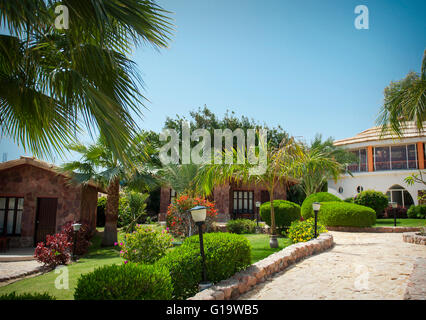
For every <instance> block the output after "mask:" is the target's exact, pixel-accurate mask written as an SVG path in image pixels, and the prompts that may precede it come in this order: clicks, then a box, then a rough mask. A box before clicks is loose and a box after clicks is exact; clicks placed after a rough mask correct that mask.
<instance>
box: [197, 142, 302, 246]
mask: <svg viewBox="0 0 426 320" xmlns="http://www.w3.org/2000/svg"><path fill="white" fill-rule="evenodd" d="M260 148H263V150H265V151H266V152H267V159H268V161H267V162H266V163H265V172H264V173H263V174H259V175H254V174H251V169H252V168H254V167H255V166H256V165H254V164H250V163H248V161H245V162H244V163H242V164H238V163H232V164H206V165H204V166H203V167H202V168H201V169H200V172H199V174H198V175H197V184H198V185H199V186H200V187H201V188H202V189H203V190H204V191H205V193H206V194H207V195H208V194H210V193H211V192H212V190H213V187H214V186H216V185H221V184H224V183H227V182H229V181H237V182H243V183H255V184H257V185H262V186H264V187H265V188H266V189H267V190H268V192H269V198H270V202H271V240H270V246H271V248H277V247H278V242H277V239H276V226H275V211H274V205H273V201H274V191H275V190H276V189H277V188H279V186H282V187H284V188H286V187H287V185H288V184H289V183H290V182H296V179H294V178H292V176H293V173H294V168H295V166H296V164H298V163H299V161H300V160H301V159H302V157H303V148H302V147H301V146H300V145H299V144H298V143H297V142H296V141H295V140H294V138H289V139H284V140H283V142H282V143H281V145H280V146H279V147H273V146H270V145H269V146H264V145H261V146H260ZM258 151H259V150H258ZM227 152H232V153H233V156H234V158H235V159H236V157H237V151H236V150H235V149H233V150H232V151H225V152H224V153H225V156H226V153H227Z"/></svg>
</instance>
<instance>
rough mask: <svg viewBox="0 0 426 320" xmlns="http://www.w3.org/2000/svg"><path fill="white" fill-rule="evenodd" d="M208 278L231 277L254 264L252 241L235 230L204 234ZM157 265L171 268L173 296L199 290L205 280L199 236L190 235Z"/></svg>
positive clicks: (176, 296) (175, 297)
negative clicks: (251, 262)
mask: <svg viewBox="0 0 426 320" xmlns="http://www.w3.org/2000/svg"><path fill="white" fill-rule="evenodd" d="M203 240H204V252H205V256H206V269H207V279H208V280H209V281H211V282H213V283H216V282H219V281H221V280H224V279H227V278H229V277H231V276H232V275H234V274H235V273H236V272H238V271H241V270H243V269H245V268H247V267H248V266H249V265H250V259H251V245H250V242H249V241H248V240H247V239H246V238H245V237H243V236H241V235H237V234H233V233H223V232H219V233H206V234H204V238H203ZM154 266H158V267H165V268H167V269H168V270H169V271H170V276H171V279H172V283H173V299H186V298H188V297H191V296H193V295H195V294H196V293H197V292H198V284H199V283H200V282H201V280H202V260H201V255H200V244H199V236H198V235H194V236H192V237H189V238H186V239H185V240H184V242H183V243H182V245H181V246H179V247H176V248H175V249H173V250H171V251H170V252H169V253H168V254H167V255H166V256H165V257H163V258H161V259H160V260H159V261H157V263H156V264H155V265H154Z"/></svg>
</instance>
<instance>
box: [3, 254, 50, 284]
mask: <svg viewBox="0 0 426 320" xmlns="http://www.w3.org/2000/svg"><path fill="white" fill-rule="evenodd" d="M41 266H42V264H41V263H39V262H37V261H35V260H32V261H15V262H0V287H1V286H4V285H6V284H8V283H10V280H12V279H15V278H17V277H23V276H26V275H29V274H33V273H35V272H37V271H39V268H40V267H41Z"/></svg>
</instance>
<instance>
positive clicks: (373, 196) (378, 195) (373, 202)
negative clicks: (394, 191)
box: [354, 190, 389, 217]
mask: <svg viewBox="0 0 426 320" xmlns="http://www.w3.org/2000/svg"><path fill="white" fill-rule="evenodd" d="M354 203H356V204H359V205H361V206H366V207H369V208H371V209H373V210H374V211H375V212H376V216H377V217H380V216H383V211H384V210H385V209H386V207H387V206H388V203H389V199H388V197H387V196H386V195H385V194H384V193H383V192H380V191H375V190H365V191H362V192H361V193H359V194H358V195H356V196H355V198H354Z"/></svg>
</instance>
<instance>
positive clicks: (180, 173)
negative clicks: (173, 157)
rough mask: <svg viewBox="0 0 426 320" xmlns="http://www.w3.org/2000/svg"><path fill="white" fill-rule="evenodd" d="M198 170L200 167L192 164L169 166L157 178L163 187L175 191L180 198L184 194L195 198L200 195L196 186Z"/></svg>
mask: <svg viewBox="0 0 426 320" xmlns="http://www.w3.org/2000/svg"><path fill="white" fill-rule="evenodd" d="M198 170H199V165H196V164H192V163H191V164H168V165H165V166H163V167H162V168H161V169H160V170H159V172H158V175H157V177H158V179H159V180H160V182H161V183H162V184H163V185H167V186H168V187H171V188H172V189H173V190H175V191H176V194H177V195H178V196H180V195H183V194H186V195H190V196H195V195H197V194H198V193H199V192H198V190H197V186H196V185H195V177H196V176H197V174H198Z"/></svg>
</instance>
